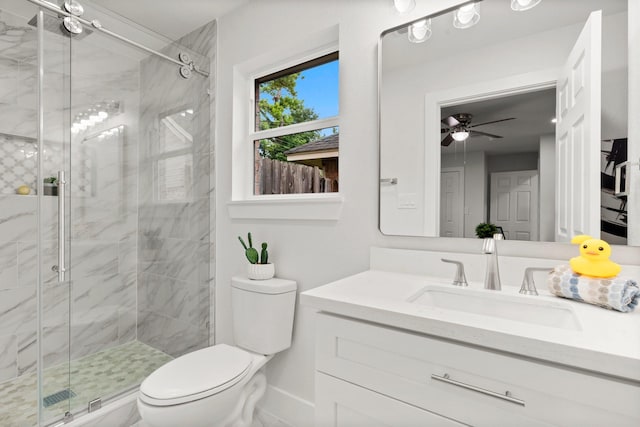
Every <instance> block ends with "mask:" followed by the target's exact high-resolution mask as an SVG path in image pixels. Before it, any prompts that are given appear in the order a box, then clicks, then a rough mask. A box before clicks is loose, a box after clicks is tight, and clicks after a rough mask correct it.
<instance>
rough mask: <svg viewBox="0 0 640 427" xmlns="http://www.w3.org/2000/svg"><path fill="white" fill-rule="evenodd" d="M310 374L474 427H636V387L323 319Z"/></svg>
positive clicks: (639, 391) (639, 410)
mask: <svg viewBox="0 0 640 427" xmlns="http://www.w3.org/2000/svg"><path fill="white" fill-rule="evenodd" d="M316 370H317V371H319V372H323V373H326V374H329V375H332V376H335V377H337V378H341V379H344V380H346V381H349V382H351V383H354V384H358V385H360V386H362V387H365V388H367V389H370V390H374V391H376V392H379V393H382V394H385V395H387V396H389V397H392V398H394V399H397V400H400V401H403V402H407V403H410V404H412V405H415V406H417V407H419V408H423V409H427V410H429V411H432V412H434V413H437V414H441V415H443V416H445V417H449V418H452V419H456V420H459V421H460V422H463V423H468V424H472V425H475V426H501V425H518V426H524V425H526V426H535V425H549V424H551V425H562V426H574V425H576V426H577V425H580V426H600V425H610V426H636V425H640V405H638V403H637V402H638V401H640V387H638V386H635V385H631V384H628V383H623V382H619V381H616V380H613V379H608V378H605V377H600V376H596V375H591V374H587V373H581V372H577V371H573V370H568V369H565V368H562V367H559V366H556V365H552V364H546V363H543V362H534V361H530V360H524V359H521V358H518V357H514V356H510V355H506V354H503V353H498V352H493V351H490V350H485V349H480V348H477V347H471V346H466V345H463V344H458V343H454V342H450V341H445V340H441V339H437V338H433V337H429V336H425V335H420V334H414V333H411V332H408V331H403V330H398V329H394V328H389V327H384V326H380V325H374V324H371V323H365V322H361V321H355V320H350V319H345V318H341V317H336V316H331V315H327V314H319V315H318V317H317V342H316ZM432 376H435V377H432ZM507 391H508V392H509V396H505V393H506V392H507ZM492 393H493V394H492ZM399 425H401V424H399Z"/></svg>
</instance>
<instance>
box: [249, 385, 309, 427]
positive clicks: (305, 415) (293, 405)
mask: <svg viewBox="0 0 640 427" xmlns="http://www.w3.org/2000/svg"><path fill="white" fill-rule="evenodd" d="M258 407H259V408H260V410H261V411H264V412H266V413H268V414H270V415H273V416H274V417H276V418H279V419H281V420H282V421H284V422H285V423H287V424H289V425H290V426H291V427H313V419H314V412H315V406H314V404H313V403H311V402H309V401H308V400H304V399H301V398H299V397H298V396H294V395H293V394H291V393H289V392H286V391H284V390H282V389H280V388H278V387H274V386H272V385H270V386H267V391H266V393H265V396H264V398H263V399H262V400H261V401H260V402H259V403H258Z"/></svg>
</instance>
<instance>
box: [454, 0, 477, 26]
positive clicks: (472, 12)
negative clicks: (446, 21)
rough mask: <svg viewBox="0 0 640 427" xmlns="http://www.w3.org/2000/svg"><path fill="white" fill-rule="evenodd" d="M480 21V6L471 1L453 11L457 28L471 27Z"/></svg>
mask: <svg viewBox="0 0 640 427" xmlns="http://www.w3.org/2000/svg"><path fill="white" fill-rule="evenodd" d="M478 21H480V6H479V5H478V3H471V4H467V5H465V6H461V7H460V8H458V9H457V10H456V11H455V12H454V13H453V26H454V27H456V28H462V29H464V28H471V27H473V26H474V25H476V24H477V23H478Z"/></svg>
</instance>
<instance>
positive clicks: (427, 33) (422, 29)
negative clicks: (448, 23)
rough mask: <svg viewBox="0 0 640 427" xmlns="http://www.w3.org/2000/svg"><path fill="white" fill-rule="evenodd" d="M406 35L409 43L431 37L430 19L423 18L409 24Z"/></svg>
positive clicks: (420, 41)
mask: <svg viewBox="0 0 640 427" xmlns="http://www.w3.org/2000/svg"><path fill="white" fill-rule="evenodd" d="M408 37H409V41H410V42H411V43H422V42H424V41H425V40H427V39H428V38H429V37H431V19H423V20H421V21H418V22H414V23H413V24H411V25H409V33H408Z"/></svg>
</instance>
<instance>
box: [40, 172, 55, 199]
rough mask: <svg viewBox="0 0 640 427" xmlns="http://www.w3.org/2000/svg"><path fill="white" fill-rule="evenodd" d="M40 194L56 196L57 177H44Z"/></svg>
mask: <svg viewBox="0 0 640 427" xmlns="http://www.w3.org/2000/svg"><path fill="white" fill-rule="evenodd" d="M42 194H44V195H45V196H57V195H58V178H56V177H55V176H50V177H47V178H45V179H44V184H43V188H42Z"/></svg>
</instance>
